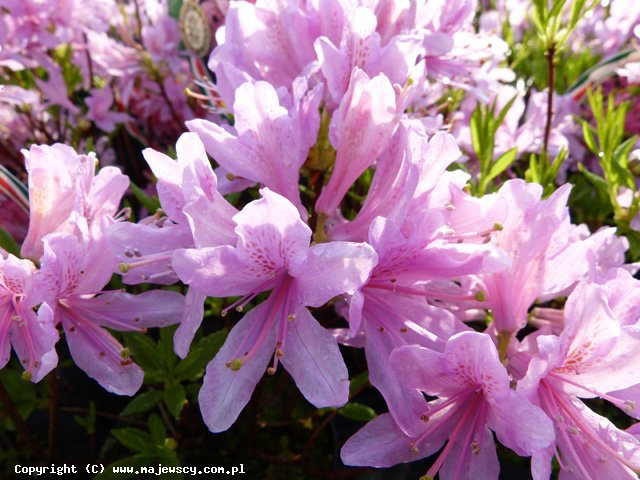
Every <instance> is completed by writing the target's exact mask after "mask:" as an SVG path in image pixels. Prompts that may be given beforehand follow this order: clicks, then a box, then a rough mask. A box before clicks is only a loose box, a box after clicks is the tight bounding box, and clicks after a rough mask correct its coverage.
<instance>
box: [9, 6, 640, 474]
mask: <svg viewBox="0 0 640 480" xmlns="http://www.w3.org/2000/svg"><path fill="white" fill-rule="evenodd" d="M498 3H500V4H502V3H505V2H498ZM506 3H509V2H506ZM616 4H619V2H616ZM0 5H2V3H0ZM5 8H8V9H9V10H10V11H12V8H17V7H5ZM475 13H476V2H475V1H472V0H456V1H452V2H439V1H433V0H427V1H424V2H413V1H411V2H409V1H407V2H397V1H385V0H380V1H375V2H346V1H342V0H309V1H304V2H289V1H284V0H283V1H275V2H270V1H269V2H267V1H264V2H261V1H258V2H257V3H256V4H252V3H249V2H240V1H239V2H233V3H232V4H231V5H230V7H229V10H228V12H227V15H226V23H225V25H224V27H223V28H221V29H220V30H219V31H218V34H217V43H218V46H217V47H216V48H215V49H214V50H213V52H212V54H211V56H210V58H209V61H208V66H209V68H210V69H211V71H212V72H213V73H214V74H215V78H216V83H215V85H209V86H208V88H209V89H210V92H212V93H211V94H212V95H214V94H215V97H216V98H218V99H220V102H219V106H220V110H218V111H217V112H216V113H217V115H216V116H215V118H213V117H212V118H194V119H191V120H189V121H187V122H186V128H187V129H188V130H189V132H185V133H183V134H182V135H181V136H180V137H179V139H178V140H177V143H176V145H175V156H176V157H177V158H175V159H174V158H172V157H171V156H169V155H167V154H166V153H164V152H163V151H159V150H158V149H157V148H156V149H154V148H147V149H145V150H144V151H143V155H144V158H145V160H146V162H147V164H148V166H149V168H150V169H151V171H152V172H153V175H154V176H155V178H156V179H157V184H156V191H157V197H158V199H159V202H160V205H161V209H159V210H158V211H156V212H149V215H148V216H146V217H145V218H142V219H139V220H138V221H137V222H132V221H129V220H128V216H129V213H130V212H128V210H127V209H126V208H121V207H120V205H121V202H122V198H123V195H125V192H126V190H127V187H128V185H129V179H128V178H127V176H126V175H124V174H123V173H121V172H120V170H119V169H118V168H116V167H114V166H104V167H102V168H100V169H99V170H97V173H96V169H97V167H96V165H97V160H96V157H95V155H94V154H88V155H83V154H79V153H77V152H76V151H75V150H74V149H73V148H71V147H69V146H66V145H63V144H59V143H58V144H55V145H52V146H47V145H34V146H32V147H31V148H30V149H28V150H23V154H24V157H25V160H26V168H27V171H28V189H29V227H28V232H27V234H26V237H25V239H24V241H23V242H22V245H21V251H20V257H21V258H18V257H16V256H14V255H12V254H8V253H6V252H3V255H2V260H1V261H0V312H2V315H1V316H0V318H1V319H2V320H1V323H0V354H1V355H2V357H1V365H2V366H4V365H5V364H6V363H7V362H8V360H9V354H10V345H12V346H13V349H14V350H15V352H16V355H17V356H18V357H19V359H20V361H21V363H22V364H23V365H24V371H25V374H24V377H25V378H27V379H30V380H32V381H34V382H37V381H39V380H41V379H42V378H43V377H44V376H45V375H46V374H47V373H48V372H50V371H51V370H52V369H53V368H54V367H55V365H56V363H57V355H56V343H57V342H58V341H59V338H60V337H62V336H63V337H64V339H65V340H66V342H67V344H68V347H69V350H70V353H71V355H72V357H73V359H74V361H75V363H76V364H77V365H78V366H79V367H80V368H81V369H83V370H84V371H85V372H86V373H87V375H89V376H90V377H92V378H94V379H95V380H96V381H98V382H99V383H100V384H101V385H102V386H103V387H104V388H106V389H107V390H109V391H111V392H113V393H117V394H123V395H132V394H134V393H135V392H136V391H137V390H138V389H139V388H140V386H141V384H142V380H143V372H142V370H141V369H140V368H139V367H138V366H137V365H136V363H135V361H134V360H135V354H134V356H133V357H132V356H131V352H129V351H128V350H127V349H126V348H124V347H123V346H122V345H121V344H120V343H119V342H118V341H117V340H116V339H115V338H114V337H113V336H112V335H111V334H110V333H109V332H108V331H107V330H106V329H107V328H108V329H111V330H120V331H143V332H144V331H145V330H146V329H147V328H150V327H163V326H166V325H170V324H178V328H177V330H176V333H175V337H174V348H175V352H176V354H177V355H178V356H180V357H182V358H184V357H186V356H187V355H188V353H189V350H190V346H191V343H192V341H193V339H194V337H195V335H196V332H197V331H198V330H199V329H200V327H201V323H202V321H203V319H204V317H205V305H206V302H207V298H209V297H213V298H228V299H229V300H228V301H226V303H225V305H226V306H225V308H224V309H223V310H222V312H221V314H222V316H225V315H226V314H227V313H228V312H232V311H235V312H238V313H240V314H242V315H241V319H240V320H239V321H238V322H237V323H236V324H235V325H234V326H233V328H232V329H231V330H230V332H229V334H228V337H227V339H226V341H225V343H224V345H223V346H222V348H221V349H220V350H219V351H218V352H217V353H216V355H215V357H214V358H213V360H212V361H211V362H210V363H209V364H208V366H207V368H206V373H205V375H204V379H203V385H202V388H201V390H200V393H199V406H200V410H201V412H202V416H203V419H204V421H205V423H206V425H207V427H208V428H209V429H210V430H211V431H212V432H222V431H225V430H227V429H228V428H229V427H230V426H231V425H232V424H233V423H234V422H235V421H236V419H237V418H238V417H239V415H240V414H241V412H242V410H243V409H244V407H245V406H246V405H247V403H248V402H249V400H250V399H251V396H252V393H253V391H254V389H255V387H256V385H257V384H258V382H260V381H261V379H262V378H263V376H264V375H265V374H267V375H273V374H275V373H276V372H277V371H278V369H279V368H280V369H284V370H286V371H287V372H288V373H289V374H290V375H291V377H292V378H293V380H294V382H295V384H296V386H297V388H298V389H299V390H300V392H301V393H302V395H304V397H305V398H306V399H307V400H308V401H309V402H310V403H311V404H313V405H314V406H316V407H318V408H322V407H337V406H342V405H344V404H345V403H347V402H348V400H349V372H348V370H347V366H346V364H345V361H344V359H343V357H342V354H341V351H340V347H339V345H342V346H343V347H344V348H356V349H364V355H365V357H366V362H367V367H368V371H369V380H370V382H371V384H372V385H373V386H374V387H375V388H376V389H377V390H378V391H379V392H380V393H381V395H382V396H383V397H384V400H385V401H386V403H387V405H388V409H389V412H388V413H384V414H381V415H379V416H377V417H376V418H375V419H373V420H372V421H370V422H369V423H367V424H366V425H365V426H364V427H363V428H362V429H360V430H359V431H358V432H357V433H356V434H355V435H354V436H352V437H351V438H350V439H349V440H348V441H347V442H346V443H345V444H344V446H343V447H342V451H341V457H342V460H343V461H344V463H345V464H347V465H362V466H374V467H387V466H392V465H395V464H398V463H402V462H410V461H414V460H417V459H421V458H424V457H428V456H431V455H435V454H437V456H436V457H435V460H434V461H433V463H432V465H431V467H430V468H429V470H428V471H427V472H426V474H425V477H424V478H435V477H436V475H439V477H440V478H443V479H448V478H451V479H459V478H498V475H499V462H498V457H497V454H496V440H497V441H498V442H499V443H500V444H502V445H504V446H505V447H507V448H508V449H510V450H512V451H513V452H515V453H516V454H518V455H520V456H524V457H531V472H532V475H533V478H535V479H548V478H549V477H550V475H551V469H552V461H553V459H554V457H555V460H556V461H557V463H558V464H559V467H560V471H561V475H563V478H580V479H599V478H615V479H622V478H637V473H638V472H639V471H640V436H639V435H640V429H638V428H636V425H637V424H636V425H634V426H632V427H631V428H629V429H627V430H622V429H620V428H618V427H616V425H614V424H613V423H612V422H611V421H610V420H609V419H607V418H606V417H604V416H601V415H599V414H598V413H597V412H596V411H594V410H592V409H591V408H590V406H589V405H590V404H589V403H588V402H587V403H585V401H588V400H589V399H594V398H600V399H602V400H604V401H606V402H609V403H610V404H611V405H612V406H614V407H617V408H618V409H619V410H620V411H621V412H622V413H624V414H625V415H627V416H630V417H632V418H640V417H639V415H640V407H639V405H638V401H640V368H639V365H640V348H638V346H639V345H640V343H639V342H640V330H639V328H640V327H639V326H638V322H639V321H640V296H639V295H640V294H639V292H640V289H639V288H638V287H639V285H638V280H637V279H636V278H634V276H633V275H634V274H635V273H636V271H637V270H638V265H636V264H633V263H627V262H626V260H625V252H626V251H627V249H628V248H629V242H628V241H627V239H626V238H625V237H623V236H618V235H617V232H616V228H615V227H603V228H601V229H599V230H597V231H595V232H591V231H590V230H589V228H588V226H587V225H584V224H583V225H575V224H572V223H571V218H570V216H569V207H568V200H569V195H570V192H571V185H569V184H565V185H561V186H560V187H558V188H557V189H555V191H553V192H552V193H550V194H547V193H548V192H545V191H544V190H543V186H541V185H539V184H537V183H531V182H526V181H524V180H522V179H519V178H512V179H509V180H507V181H505V182H504V183H502V184H501V185H498V184H495V185H494V186H495V189H494V190H495V191H494V192H493V193H489V194H485V195H482V196H474V195H472V194H471V192H470V188H469V186H470V184H471V183H472V182H473V181H474V180H475V179H474V177H473V176H472V175H471V174H470V173H467V172H466V171H464V170H462V169H460V168H457V167H458V166H459V165H460V164H461V163H464V162H468V163H472V162H473V158H470V156H469V155H467V154H465V153H463V151H461V150H460V146H462V147H463V148H464V149H465V150H466V151H467V152H469V151H470V150H471V149H470V147H469V146H468V142H469V140H467V144H466V145H465V140H464V138H465V135H466V136H467V137H466V138H469V135H471V134H470V132H469V120H468V116H469V115H470V114H471V109H467V110H466V111H465V110H464V108H463V109H461V110H460V111H459V112H458V113H456V114H454V115H453V117H452V118H453V119H456V118H457V119H458V121H459V122H458V123H456V124H454V125H445V124H444V120H443V116H442V115H441V114H440V113H439V112H438V109H439V108H440V107H441V103H439V102H438V100H439V99H441V97H442V96H443V95H446V94H447V92H448V89H450V88H451V87H452V86H454V87H463V88H464V90H465V92H466V93H465V95H466V96H465V99H464V101H463V102H464V103H467V104H468V105H475V104H476V103H477V101H478V100H481V99H482V98H484V101H487V99H495V98H496V97H499V96H500V95H502V94H501V93H499V92H500V91H501V89H502V88H504V84H505V83H507V82H509V81H510V80H511V76H512V74H513V72H510V71H507V70H508V69H505V68H503V67H501V66H500V63H501V61H502V60H503V59H504V58H505V55H506V54H507V51H506V50H507V49H506V44H505V42H504V41H502V40H500V39H499V38H498V37H497V35H495V34H492V33H491V32H490V28H489V26H490V22H489V20H490V17H487V18H485V20H486V22H481V24H482V25H485V27H486V28H485V29H484V30H480V31H477V29H476V28H475V27H474V16H475ZM599 15H604V14H599ZM19 18H20V17H17V16H16V17H15V18H14V20H11V22H12V25H13V26H12V28H18V26H20V25H22V24H21V23H20V21H19ZM29 18H31V17H29ZM601 18H604V17H601ZM6 21H8V20H5V22H6ZM602 22H603V23H602V24H603V25H605V26H607V28H613V27H611V25H610V24H611V22H609V23H607V22H606V21H604V20H602ZM14 23H15V25H14ZM163 24H164V23H163V22H159V23H156V24H154V27H152V28H153V29H156V28H161V27H159V26H158V25H163ZM25 28H26V27H25ZM34 28H35V27H34ZM167 28H168V27H167ZM172 28H173V27H172ZM602 28H604V27H602ZM45 30H46V28H45ZM154 31H155V30H154ZM636 34H637V32H636ZM94 36H95V38H98V37H100V38H102V39H103V40H104V39H105V38H107V37H106V36H104V35H99V34H98V33H95V32H94V33H91V34H90V35H88V37H87V36H85V37H84V39H85V42H86V41H87V38H89V40H90V41H92V39H93V38H94ZM37 37H38V38H45V37H42V36H40V35H38V36H37ZM12 38H14V39H15V38H17V37H16V36H13V37H12ZM627 40H628V39H625V40H624V41H627ZM151 42H152V40H151V39H149V40H148V41H145V43H146V44H147V45H149V44H150V43H151ZM30 45H31V44H30ZM164 45H165V44H160V43H159V46H164ZM34 48H35V47H34ZM122 48H125V47H122ZM0 54H3V51H0ZM29 55H31V57H30V58H36V57H35V56H34V55H35V54H32V53H30V54H29ZM0 58H2V57H0ZM105 58H106V57H105ZM11 61H13V62H20V61H22V60H20V59H16V58H12V60H11ZM36 61H38V60H37V59H36ZM94 61H95V62H97V60H94ZM23 63H24V62H23ZM105 68H107V65H105ZM108 68H115V67H113V65H109V66H108ZM114 75H115V74H114ZM126 78H129V80H130V81H133V80H132V78H133V77H126ZM50 81H51V80H50ZM118 81H120V80H118ZM133 83H134V84H135V83H136V82H135V81H134V82H133ZM165 86H166V85H165ZM131 91H133V90H131ZM0 95H2V94H1V93H0ZM518 98H520V101H523V100H522V98H521V97H518ZM535 98H537V97H535V96H534V99H533V100H531V101H532V102H534V103H535V102H537V100H536V99H535ZM501 101H502V100H501ZM152 104H153V105H156V104H155V103H154V102H150V103H149V105H152ZM165 106H166V105H165ZM161 108H163V109H164V108H165V107H164V106H163V107H161ZM184 108H185V109H186V108H188V107H187V106H186V105H185V106H184ZM544 108H546V107H540V111H539V112H538V114H533V115H531V116H530V117H529V118H527V120H526V121H524V122H520V123H518V121H519V117H520V115H521V114H522V112H523V111H524V105H523V104H522V105H521V108H520V109H519V113H517V114H516V115H515V116H512V118H510V119H508V120H507V123H506V126H503V127H502V130H501V131H500V132H501V133H500V134H499V136H498V137H496V138H497V140H496V141H497V145H496V147H497V150H496V155H499V154H501V153H503V152H504V151H506V150H508V149H509V148H512V145H513V144H512V143H510V142H512V141H515V143H516V144H517V146H518V151H520V152H530V151H537V150H539V148H540V146H541V140H540V137H541V136H542V135H543V129H544V122H543V120H542V119H541V117H542V113H541V112H542V111H543V110H544ZM514 112H515V110H514ZM156 113H157V114H158V115H160V117H159V118H160V120H161V122H160V123H162V118H164V117H162V115H163V114H161V113H159V112H156ZM151 116H153V115H151ZM181 117H182V118H184V119H186V118H193V115H192V114H191V113H184V114H183V115H181ZM464 118H467V119H466V120H463V119H464ZM555 118H556V122H558V118H559V115H556V117H555ZM231 119H232V121H229V120H231ZM112 120H114V121H119V120H115V119H112ZM509 129H510V130H509ZM507 130H509V132H507ZM553 132H554V133H557V134H558V135H560V133H559V132H560V127H559V126H558V123H556V124H554V126H553ZM500 135H502V136H500ZM507 137H508V138H507ZM514 139H515V140H514ZM503 140H504V142H503V143H501V142H502V141H503ZM553 142H555V140H552V144H553ZM565 143H566V146H568V145H569V142H565ZM563 146H565V145H563ZM558 150H559V148H558ZM583 150H584V149H583ZM572 154H573V149H572V150H570V155H572ZM580 154H582V153H580ZM210 158H212V159H213V160H215V163H216V164H217V168H215V169H214V168H213V167H212V163H211V160H210ZM470 171H472V172H473V168H471V169H470ZM513 176H514V177H515V174H514V175H513ZM367 179H368V180H367ZM230 194H233V195H230ZM232 198H233V201H232V200H231V199H232ZM238 199H239V200H238ZM113 274H118V275H120V276H121V280H122V281H123V282H124V284H126V285H139V284H145V285H149V284H154V285H156V286H157V288H152V289H148V290H146V291H145V292H144V293H140V294H137V295H133V294H130V293H127V292H126V291H124V290H108V284H109V281H110V279H111V277H112V275H113ZM180 283H181V284H183V285H186V286H187V287H188V290H187V292H186V294H185V295H184V296H183V295H182V294H180V293H177V291H175V289H172V288H170V287H164V286H169V285H174V284H180ZM317 311H323V312H330V314H331V315H332V316H334V317H339V318H340V319H342V320H343V325H344V327H343V328H331V329H329V328H326V327H325V326H323V325H322V322H321V321H320V318H319V317H318V316H317V315H316V312H317ZM62 332H64V333H62ZM134 353H135V352H134ZM494 434H495V438H494Z"/></svg>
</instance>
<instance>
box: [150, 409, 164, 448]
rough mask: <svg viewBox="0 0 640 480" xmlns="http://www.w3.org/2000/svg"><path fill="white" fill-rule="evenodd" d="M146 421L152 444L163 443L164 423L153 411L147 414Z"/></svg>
mask: <svg viewBox="0 0 640 480" xmlns="http://www.w3.org/2000/svg"><path fill="white" fill-rule="evenodd" d="M148 422H149V430H150V431H151V439H152V441H153V444H154V445H164V440H165V438H166V437H167V430H166V429H165V428H164V423H162V420H161V419H160V417H159V416H158V415H156V414H155V413H152V414H151V415H149V420H148Z"/></svg>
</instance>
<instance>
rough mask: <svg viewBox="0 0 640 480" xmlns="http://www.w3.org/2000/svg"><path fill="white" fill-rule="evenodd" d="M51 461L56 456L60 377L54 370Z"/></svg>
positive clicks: (52, 382) (50, 394)
mask: <svg viewBox="0 0 640 480" xmlns="http://www.w3.org/2000/svg"><path fill="white" fill-rule="evenodd" d="M48 377H49V378H48V380H49V438H48V439H49V448H48V454H49V455H48V457H49V461H50V462H53V461H54V460H55V456H56V427H57V426H58V376H57V371H56V370H55V369H54V370H53V371H52V372H51V373H50V374H49V375H48Z"/></svg>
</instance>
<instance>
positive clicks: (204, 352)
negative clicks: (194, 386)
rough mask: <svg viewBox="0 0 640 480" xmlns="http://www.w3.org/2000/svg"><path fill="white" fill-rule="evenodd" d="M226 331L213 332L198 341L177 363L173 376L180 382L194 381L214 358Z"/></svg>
mask: <svg viewBox="0 0 640 480" xmlns="http://www.w3.org/2000/svg"><path fill="white" fill-rule="evenodd" d="M227 334H228V332H227V330H226V329H224V328H223V329H222V330H218V331H217V332H214V333H212V334H210V335H207V336H206V337H203V338H201V339H200V341H198V342H197V343H196V344H195V345H194V346H193V347H192V348H191V351H190V352H189V355H187V358H185V359H184V360H183V361H181V362H180V363H178V366H177V367H176V369H175V371H174V374H175V376H176V378H177V379H178V380H180V381H183V380H195V379H196V377H198V376H200V375H201V374H202V372H204V368H205V367H206V366H207V364H208V363H209V362H210V361H211V359H212V358H213V357H215V355H216V353H218V350H220V348H221V347H222V344H224V341H225V340H226V338H227Z"/></svg>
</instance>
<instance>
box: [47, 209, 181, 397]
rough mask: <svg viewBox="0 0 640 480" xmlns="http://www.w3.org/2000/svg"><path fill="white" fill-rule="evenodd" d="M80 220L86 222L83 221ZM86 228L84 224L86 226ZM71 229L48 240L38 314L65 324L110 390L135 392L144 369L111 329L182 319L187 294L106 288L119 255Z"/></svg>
mask: <svg viewBox="0 0 640 480" xmlns="http://www.w3.org/2000/svg"><path fill="white" fill-rule="evenodd" d="M81 223H82V222H81V221H80V225H81ZM81 229H83V228H82V227H81ZM83 237H84V238H83V240H82V241H79V240H78V238H76V236H75V235H73V234H69V233H56V234H50V235H48V236H47V237H46V238H45V239H44V255H43V257H42V268H41V269H40V270H39V271H38V273H37V279H38V286H39V288H40V289H41V290H42V291H43V292H45V293H44V296H45V299H46V303H44V304H43V305H42V306H41V307H40V309H39V311H38V316H39V317H40V318H41V319H42V320H43V321H45V322H48V323H50V324H52V325H55V324H57V323H58V322H59V323H61V324H62V327H63V328H64V331H65V337H66V339H67V345H68V346H69V351H70V352H71V356H72V357H73V360H74V361H75V363H76V364H77V365H78V366H79V367H80V368H81V369H82V370H84V371H85V372H86V373H87V375H89V376H90V377H91V378H94V379H95V380H96V381H97V382H98V383H100V385H102V386H103V387H104V388H105V389H107V390H109V391H110V392H113V393H116V394H119V395H133V394H134V393H135V392H136V391H137V390H138V389H139V388H140V386H141V385H142V380H143V377H144V374H143V372H142V370H141V369H140V367H138V366H137V365H136V364H135V363H134V362H133V360H132V359H131V358H130V356H129V352H128V350H127V349H125V348H123V346H122V345H121V344H120V343H119V342H118V341H117V340H116V339H115V338H114V337H112V336H111V334H110V333H109V332H108V331H107V330H106V329H105V327H106V328H110V329H113V330H120V331H144V329H146V328H148V327H158V326H166V325H170V324H173V323H176V322H177V321H178V320H179V319H180V315H181V314H182V310H183V304H184V299H183V297H182V295H180V294H178V293H176V292H170V291H165V290H152V291H148V292H145V293H142V294H140V295H131V294H129V293H125V292H123V291H112V292H102V288H103V287H104V286H105V285H106V284H107V283H108V281H109V279H110V278H111V272H112V271H113V269H114V265H113V264H114V262H115V259H113V258H112V257H110V256H109V255H106V256H105V254H104V252H105V250H106V249H105V245H104V239H100V238H95V237H94V238H90V237H88V236H87V235H86V231H85V235H84V236H83Z"/></svg>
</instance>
